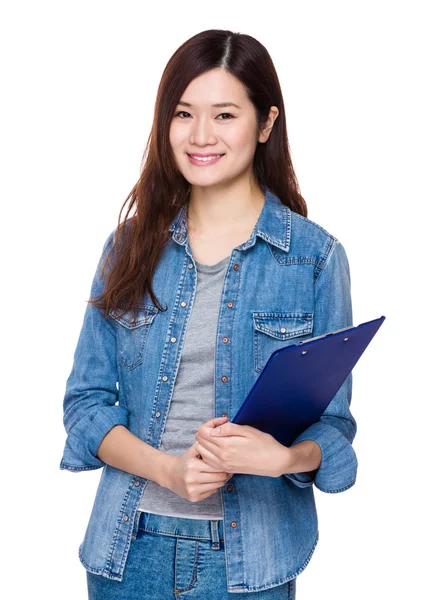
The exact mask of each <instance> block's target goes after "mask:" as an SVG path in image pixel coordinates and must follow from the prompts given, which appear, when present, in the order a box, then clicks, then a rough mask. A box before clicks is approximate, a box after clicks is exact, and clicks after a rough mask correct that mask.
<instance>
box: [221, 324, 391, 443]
mask: <svg viewBox="0 0 435 600" xmlns="http://www.w3.org/2000/svg"><path fill="white" fill-rule="evenodd" d="M384 320H385V317H384V316H382V317H379V318H378V319H374V320H372V321H367V322H366V323H361V324H360V325H357V326H355V327H346V328H344V329H338V330H337V331H332V332H330V333H326V334H324V335H320V336H317V337H314V338H310V339H308V340H304V341H302V342H299V344H291V345H289V346H285V347H284V348H280V349H278V350H275V351H274V352H273V353H272V354H271V355H270V357H269V360H268V361H267V363H266V365H265V367H264V369H263V370H262V372H261V373H260V375H259V377H258V379H257V380H256V382H255V384H254V385H253V387H252V389H251V391H250V392H249V394H248V395H247V397H246V399H245V401H244V402H243V404H242V406H241V407H240V409H239V410H238V412H237V414H236V416H235V417H234V419H233V421H232V422H233V423H237V424H238V425H250V426H251V427H255V428H256V429H260V430H261V431H264V432H266V433H270V434H271V435H272V436H273V437H274V438H275V439H276V440H277V441H278V442H280V443H281V444H283V445H284V446H287V447H289V446H291V444H292V443H293V441H294V440H295V439H296V438H297V437H298V435H300V434H301V433H302V432H303V431H304V430H305V429H307V428H308V427H309V426H310V425H312V424H313V423H316V422H317V421H318V420H319V419H320V417H321V416H322V414H323V413H324V411H325V410H326V408H327V407H328V405H329V404H330V402H331V401H332V400H333V398H334V396H335V395H336V393H337V392H338V390H339V389H340V387H341V386H342V384H343V383H344V381H345V379H346V378H347V376H348V375H349V374H350V372H351V371H352V369H353V367H354V366H355V365H356V363H357V362H358V360H359V359H360V357H361V355H362V354H363V352H364V350H365V349H366V348H367V346H368V345H369V343H370V342H371V340H372V339H373V337H374V336H375V334H376V333H377V331H378V329H379V327H380V326H381V325H382V323H383V322H384Z"/></svg>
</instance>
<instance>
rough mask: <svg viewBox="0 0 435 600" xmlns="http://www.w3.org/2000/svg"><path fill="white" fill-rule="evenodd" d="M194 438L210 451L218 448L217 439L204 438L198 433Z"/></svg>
mask: <svg viewBox="0 0 435 600" xmlns="http://www.w3.org/2000/svg"><path fill="white" fill-rule="evenodd" d="M195 439H196V441H197V442H199V443H200V444H202V445H203V446H205V447H206V448H208V449H209V450H210V451H213V450H217V449H218V448H219V441H218V440H214V439H208V438H205V437H204V436H203V435H201V434H200V433H197V434H196V435H195Z"/></svg>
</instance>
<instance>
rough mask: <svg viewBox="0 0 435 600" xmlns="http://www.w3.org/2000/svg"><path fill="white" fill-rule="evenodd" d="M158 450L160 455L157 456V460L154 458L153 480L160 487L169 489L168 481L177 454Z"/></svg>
mask: <svg viewBox="0 0 435 600" xmlns="http://www.w3.org/2000/svg"><path fill="white" fill-rule="evenodd" d="M159 452H160V455H159V456H158V460H156V471H155V473H156V475H155V477H156V479H155V481H156V482H157V483H158V484H159V485H161V486H162V487H165V488H167V489H170V481H171V477H172V472H173V467H174V463H175V462H176V461H177V456H174V455H172V454H166V453H165V452H162V451H159Z"/></svg>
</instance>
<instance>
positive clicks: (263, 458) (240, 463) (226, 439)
mask: <svg viewBox="0 0 435 600" xmlns="http://www.w3.org/2000/svg"><path fill="white" fill-rule="evenodd" d="M208 423H209V422H207V423H204V424H203V425H201V426H200V427H199V428H198V432H197V434H196V436H195V439H196V441H197V443H196V448H197V450H198V453H199V454H200V455H201V456H202V459H203V461H204V462H205V463H206V464H207V465H209V466H210V467H213V468H216V469H219V470H221V471H224V472H227V473H245V474H250V475H266V476H269V477H280V476H281V475H282V473H284V472H285V468H284V467H283V465H285V464H286V463H287V462H288V460H289V448H287V447H286V446H283V445H282V444H280V443H279V442H278V441H277V440H276V439H275V438H274V437H273V436H272V435H270V434H269V433H264V431H260V430H259V429H256V428H255V427H250V426H249V425H237V424H236V423H231V422H229V421H228V420H227V422H224V423H223V424H222V425H220V426H219V427H210V426H208Z"/></svg>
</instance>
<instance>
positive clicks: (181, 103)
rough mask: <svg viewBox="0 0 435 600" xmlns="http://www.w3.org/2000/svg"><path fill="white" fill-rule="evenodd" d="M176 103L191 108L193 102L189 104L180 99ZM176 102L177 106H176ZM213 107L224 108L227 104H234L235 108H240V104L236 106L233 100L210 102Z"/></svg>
mask: <svg viewBox="0 0 435 600" xmlns="http://www.w3.org/2000/svg"><path fill="white" fill-rule="evenodd" d="M178 104H179V105H180V106H187V107H188V108H193V104H189V102H183V100H180V101H179V102H178ZM178 104H177V106H178ZM211 106H212V107H213V108H215V107H216V108H226V107H227V106H235V107H236V108H240V106H238V105H237V104H235V103H234V102H217V103H216V104H212V105H211Z"/></svg>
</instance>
